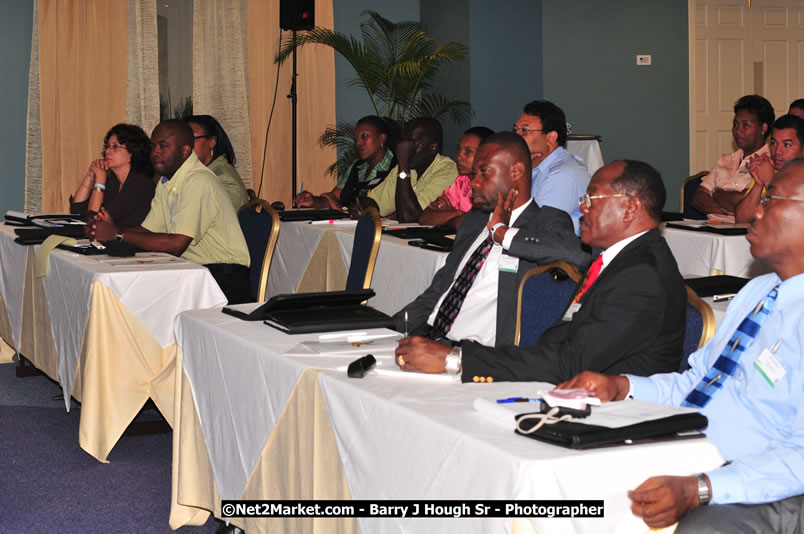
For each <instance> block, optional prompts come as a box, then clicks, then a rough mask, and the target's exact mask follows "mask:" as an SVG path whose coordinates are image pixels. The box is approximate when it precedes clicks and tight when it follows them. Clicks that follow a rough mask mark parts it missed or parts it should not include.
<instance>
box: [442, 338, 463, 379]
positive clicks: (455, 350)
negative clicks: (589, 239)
mask: <svg viewBox="0 0 804 534" xmlns="http://www.w3.org/2000/svg"><path fill="white" fill-rule="evenodd" d="M462 359H463V352H461V347H460V345H458V346H457V347H452V350H451V351H450V353H449V354H447V359H446V361H445V362H444V365H445V366H446V369H447V373H449V374H451V375H457V374H458V373H460V372H461V360H462Z"/></svg>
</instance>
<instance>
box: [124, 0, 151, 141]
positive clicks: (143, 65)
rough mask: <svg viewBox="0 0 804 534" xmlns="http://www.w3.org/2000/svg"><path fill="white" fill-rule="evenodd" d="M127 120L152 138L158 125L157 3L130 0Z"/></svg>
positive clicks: (149, 0)
mask: <svg viewBox="0 0 804 534" xmlns="http://www.w3.org/2000/svg"><path fill="white" fill-rule="evenodd" d="M127 6H128V54H127V57H128V62H127V75H126V79H127V83H126V85H127V88H126V121H127V122H129V123H131V124H137V125H139V126H141V127H142V129H143V130H145V133H146V134H147V135H151V130H153V129H154V126H156V125H157V124H159V42H158V39H157V30H156V1H155V0H128V1H127Z"/></svg>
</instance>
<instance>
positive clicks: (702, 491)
mask: <svg viewBox="0 0 804 534" xmlns="http://www.w3.org/2000/svg"><path fill="white" fill-rule="evenodd" d="M695 480H696V481H697V482H698V504H700V505H701V506H706V505H707V504H709V501H710V500H711V498H710V496H709V484H707V483H706V475H704V474H703V473H698V474H697V475H695Z"/></svg>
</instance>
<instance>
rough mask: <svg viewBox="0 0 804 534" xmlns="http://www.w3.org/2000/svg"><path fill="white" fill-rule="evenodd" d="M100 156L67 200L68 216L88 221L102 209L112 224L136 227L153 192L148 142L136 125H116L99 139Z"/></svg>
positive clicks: (146, 212) (147, 206) (149, 206)
mask: <svg viewBox="0 0 804 534" xmlns="http://www.w3.org/2000/svg"><path fill="white" fill-rule="evenodd" d="M102 155H103V157H102V158H101V159H96V160H95V161H93V162H92V163H90V165H89V169H88V170H87V173H86V175H85V176H84V179H83V180H82V181H81V184H80V185H79V186H78V189H77V190H76V191H75V193H73V195H72V196H71V197H70V213H73V214H76V215H80V216H82V217H86V218H87V219H89V218H91V217H93V216H94V215H95V214H96V213H97V212H99V211H100V209H101V207H103V208H104V209H105V211H106V214H107V215H108V216H109V217H111V218H112V220H114V223H115V224H116V225H118V226H121V227H129V226H139V225H140V223H141V222H142V221H143V220H144V219H145V216H146V215H148V212H149V211H150V209H151V199H152V198H153V197H154V190H155V185H154V179H153V177H154V169H153V166H152V165H151V140H150V139H149V138H148V136H147V135H145V132H144V131H142V128H140V127H139V126H134V125H133V124H117V125H115V126H113V127H112V129H111V130H109V131H108V132H107V133H106V137H104V138H103V152H102Z"/></svg>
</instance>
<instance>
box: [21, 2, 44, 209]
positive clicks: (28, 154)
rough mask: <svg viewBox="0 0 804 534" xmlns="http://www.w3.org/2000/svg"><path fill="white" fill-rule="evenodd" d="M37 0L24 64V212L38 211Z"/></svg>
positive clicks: (39, 139)
mask: <svg viewBox="0 0 804 534" xmlns="http://www.w3.org/2000/svg"><path fill="white" fill-rule="evenodd" d="M38 13H39V0H34V3H33V35H32V36H31V63H30V66H29V67H28V111H27V124H26V134H25V203H24V209H25V211H26V212H29V213H34V212H39V211H42V129H41V125H40V121H39V22H38Z"/></svg>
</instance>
